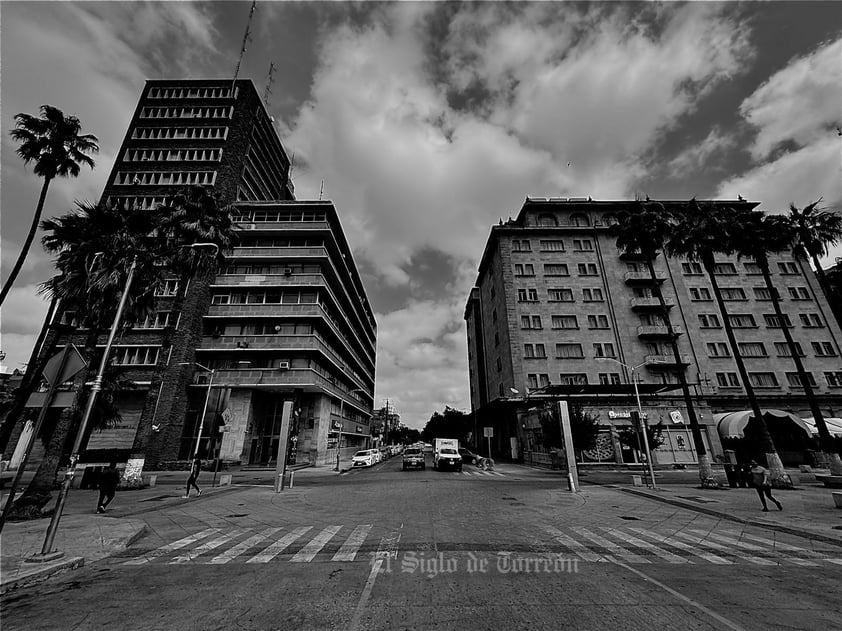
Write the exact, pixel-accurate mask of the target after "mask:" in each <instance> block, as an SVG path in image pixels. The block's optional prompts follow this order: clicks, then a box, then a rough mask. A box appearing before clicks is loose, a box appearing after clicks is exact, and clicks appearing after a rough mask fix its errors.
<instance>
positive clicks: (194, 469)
mask: <svg viewBox="0 0 842 631" xmlns="http://www.w3.org/2000/svg"><path fill="white" fill-rule="evenodd" d="M201 470H202V460H201V458H198V457H196V458H193V462H192V463H191V465H190V475H189V476H187V490H186V491H185V493H184V497H190V488H191V487H192V488H194V489H196V492H197V493H198V494H199V495H201V494H202V489H200V488H199V485H198V484H196V480H197V479H198V477H199V472H200V471H201Z"/></svg>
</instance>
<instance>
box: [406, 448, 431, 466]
mask: <svg viewBox="0 0 842 631" xmlns="http://www.w3.org/2000/svg"><path fill="white" fill-rule="evenodd" d="M425 464H426V463H425V462H424V452H423V451H421V449H419V448H418V447H407V449H406V451H404V452H403V470H404V471H406V470H407V469H409V468H410V467H412V468H416V467H417V468H419V469H424V468H426V467H425Z"/></svg>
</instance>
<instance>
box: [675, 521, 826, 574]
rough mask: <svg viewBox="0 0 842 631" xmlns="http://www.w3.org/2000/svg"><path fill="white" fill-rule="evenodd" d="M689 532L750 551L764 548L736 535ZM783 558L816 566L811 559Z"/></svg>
mask: <svg viewBox="0 0 842 631" xmlns="http://www.w3.org/2000/svg"><path fill="white" fill-rule="evenodd" d="M690 532H692V533H696V534H698V535H702V536H705V535H706V534H707V536H708V537H710V538H711V539H716V540H717V541H721V542H722V543H725V544H727V545H732V546H736V547H738V548H742V549H743V550H749V551H751V552H763V551H764V550H765V548H761V547H760V546H756V545H754V544H751V543H746V542H745V541H740V540H739V536H737V537H726V536H723V535H721V534H716V533H712V532H711V533H705V532H704V531H703V530H694V529H692V528H691V529H690ZM785 558H786V560H787V561H789V562H790V563H793V564H795V565H802V566H806V567H816V566H817V564H816V563H813V562H812V561H806V560H804V559H795V558H792V557H785Z"/></svg>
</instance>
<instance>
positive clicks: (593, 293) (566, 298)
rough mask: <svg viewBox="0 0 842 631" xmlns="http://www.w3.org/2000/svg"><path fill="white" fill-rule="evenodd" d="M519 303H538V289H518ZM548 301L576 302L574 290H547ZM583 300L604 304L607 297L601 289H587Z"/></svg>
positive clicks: (557, 288) (560, 288)
mask: <svg viewBox="0 0 842 631" xmlns="http://www.w3.org/2000/svg"><path fill="white" fill-rule="evenodd" d="M517 300H518V302H538V290H537V289H518V290H517ZM547 300H548V301H549V302H575V299H574V298H573V290H572V289H570V288H569V287H555V288H549V289H547ZM582 300H583V301H584V302H604V301H605V296H604V294H603V292H602V288H600V287H585V288H583V289H582Z"/></svg>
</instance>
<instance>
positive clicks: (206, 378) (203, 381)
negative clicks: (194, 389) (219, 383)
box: [194, 372, 210, 386]
mask: <svg viewBox="0 0 842 631" xmlns="http://www.w3.org/2000/svg"><path fill="white" fill-rule="evenodd" d="M209 382H210V375H208V373H206V372H203V373H199V374H198V375H196V379H195V380H194V383H196V384H198V385H200V386H206V385H208V383H209Z"/></svg>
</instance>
